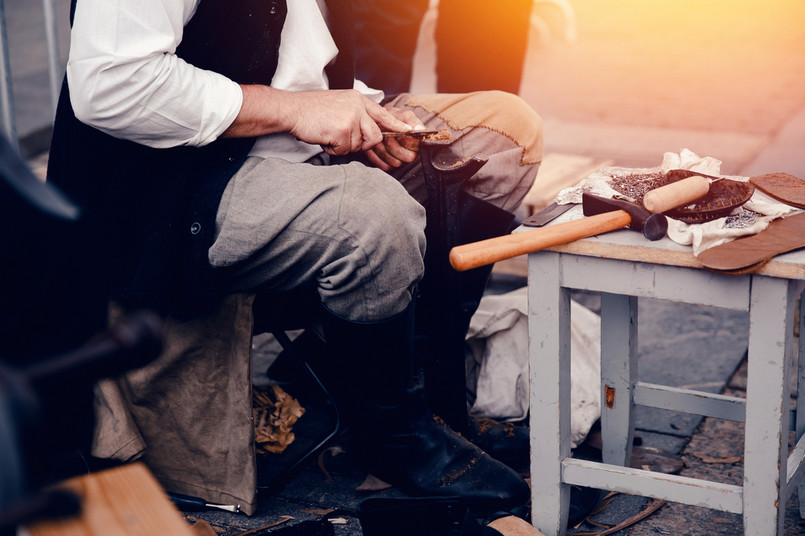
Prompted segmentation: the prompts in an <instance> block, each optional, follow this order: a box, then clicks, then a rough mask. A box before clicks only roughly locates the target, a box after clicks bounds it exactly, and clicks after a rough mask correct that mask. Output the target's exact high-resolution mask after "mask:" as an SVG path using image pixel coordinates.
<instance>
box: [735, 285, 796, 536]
mask: <svg viewBox="0 0 805 536" xmlns="http://www.w3.org/2000/svg"><path fill="white" fill-rule="evenodd" d="M793 290H794V285H791V284H789V282H788V281H786V280H782V279H774V278H770V277H762V276H755V277H753V279H752V291H751V297H750V315H749V361H748V367H749V368H748V377H747V388H746V391H747V393H746V394H747V400H746V437H745V446H744V487H743V503H744V512H743V518H744V519H743V520H744V533H745V534H747V535H772V534H783V524H784V521H785V504H783V502H784V501H783V500H782V497H783V495H782V488H783V487H784V485H785V478H786V470H787V462H788V410H789V400H790V392H789V387H788V386H789V384H788V378H787V376H788V369H789V367H788V366H787V364H786V358H787V357H788V349H789V348H791V345H790V343H791V337H792V333H793V327H794V326H793V317H794V315H793V306H792V304H793V303H795V302H794V300H795V299H796V295H792V294H794V293H793Z"/></svg>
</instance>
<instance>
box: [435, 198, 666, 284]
mask: <svg viewBox="0 0 805 536" xmlns="http://www.w3.org/2000/svg"><path fill="white" fill-rule="evenodd" d="M582 209H583V212H584V215H585V216H586V217H585V218H582V219H579V220H573V221H569V222H564V223H558V224H556V225H552V226H550V227H546V228H543V229H534V230H531V231H524V232H522V233H515V234H511V235H506V236H500V237H497V238H491V239H488V240H482V241H480V242H474V243H472V244H465V245H462V246H457V247H455V248H453V249H452V251H451V252H450V264H451V265H452V266H453V268H455V269H456V270H458V271H464V270H469V269H471V268H477V267H478V266H483V265H486V264H491V263H494V262H497V261H501V260H504V259H509V258H511V257H516V256H518V255H523V254H526V253H533V252H535V251H539V250H542V249H545V248H548V247H551V246H556V245H559V244H566V243H568V242H572V241H574V240H579V239H581V238H587V237H590V236H595V235H598V234H601V233H605V232H608V231H614V230H615V229H620V228H622V227H628V228H629V229H631V230H633V231H637V232H640V233H642V234H643V236H645V237H646V238H648V239H649V240H659V239H660V238H662V237H664V236H665V233H666V231H667V230H668V220H667V219H666V217H665V216H664V215H662V214H653V213H651V212H649V211H647V210H646V209H645V208H643V207H642V206H640V205H638V204H636V203H631V202H629V201H623V200H620V199H607V198H604V197H598V196H594V195H591V194H587V193H585V194H583V195H582Z"/></svg>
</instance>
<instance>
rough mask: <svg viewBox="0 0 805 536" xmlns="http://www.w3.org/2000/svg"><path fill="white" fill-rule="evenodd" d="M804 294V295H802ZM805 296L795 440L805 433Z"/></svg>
mask: <svg viewBox="0 0 805 536" xmlns="http://www.w3.org/2000/svg"><path fill="white" fill-rule="evenodd" d="M804 296H805V295H804ZM803 302H805V298H803V296H800V299H799V354H798V356H797V433H796V437H797V441H799V440H800V439H801V438H802V436H803V435H805V342H803V338H805V307H803ZM798 495H799V517H800V518H802V519H805V478H803V479H802V482H800V483H799V488H798Z"/></svg>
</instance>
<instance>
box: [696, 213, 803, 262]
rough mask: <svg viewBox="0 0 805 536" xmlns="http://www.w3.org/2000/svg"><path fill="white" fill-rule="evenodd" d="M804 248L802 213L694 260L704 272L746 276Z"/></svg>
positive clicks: (705, 253) (714, 248) (717, 247)
mask: <svg viewBox="0 0 805 536" xmlns="http://www.w3.org/2000/svg"><path fill="white" fill-rule="evenodd" d="M803 247H805V213H800V214H796V215H794V216H789V217H787V218H783V219H779V220H775V221H773V222H771V223H770V224H769V226H768V227H767V228H766V229H765V230H763V231H761V232H760V233H758V234H756V235H752V236H746V237H743V238H738V239H737V240H733V241H732V242H727V243H726V244H721V245H719V246H715V247H712V248H710V249H706V250H704V251H702V252H701V253H699V255H698V256H697V258H698V259H699V262H701V263H702V264H703V265H704V266H705V268H709V269H711V270H718V271H723V272H729V273H734V274H740V273H748V272H750V271H753V270H754V269H757V268H759V267H760V266H762V265H763V264H765V263H766V262H768V261H769V260H770V259H771V258H773V257H774V256H776V255H780V254H782V253H788V252H789V251H794V250H795V249H799V248H803Z"/></svg>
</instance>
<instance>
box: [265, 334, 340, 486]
mask: <svg viewBox="0 0 805 536" xmlns="http://www.w3.org/2000/svg"><path fill="white" fill-rule="evenodd" d="M269 331H270V332H271V334H272V335H273V336H274V338H275V339H277V342H279V344H280V346H282V348H283V350H284V351H285V352H287V353H288V355H290V356H291V358H292V359H293V360H294V362H295V363H296V364H297V365H298V366H299V369H300V370H301V371H302V372H303V373H304V375H305V376H307V377H308V379H310V380H311V382H312V383H313V385H314V386H315V387H316V388H317V389H318V390H319V391H321V393H322V395H324V398H325V400H326V402H327V405H328V407H329V408H330V411H331V413H332V421H333V424H332V426H331V428H330V429H329V430H328V431H327V433H326V434H324V436H323V437H322V438H321V439H319V440H318V441H317V442H316V443H315V444H314V445H313V446H312V447H310V448H309V449H307V451H305V452H304V453H302V454H301V455H300V456H299V457H298V458H297V459H296V460H294V461H293V462H292V463H291V464H290V465H289V466H288V467H286V468H285V469H283V470H282V471H281V472H280V473H279V474H278V475H277V476H276V477H274V478H273V479H271V481H270V482H266V483H262V484H260V485H259V486H258V487H260V488H262V489H267V490H268V491H269V492H275V491H277V490H279V489H281V488H282V487H283V486H284V485H285V484H287V483H288V482H289V481H290V480H291V478H293V476H294V475H295V474H296V473H297V472H298V471H299V469H301V467H302V466H303V465H304V464H305V462H307V461H308V460H309V459H310V458H311V457H312V456H314V455H316V454H317V453H318V452H320V451H321V450H322V449H323V448H324V447H325V446H326V445H327V444H328V443H329V442H330V441H331V440H332V439H333V438H334V437H335V436H336V435H338V433H339V432H340V431H341V411H340V410H339V408H338V405H337V404H336V401H335V398H334V397H333V395H332V394H330V392H329V391H328V390H327V388H326V387H325V386H324V384H323V383H322V381H321V380H320V379H319V377H318V376H317V375H316V373H315V372H314V371H313V369H312V368H311V367H310V365H309V364H308V363H307V361H306V360H305V359H304V358H303V357H302V356H301V355H299V352H298V351H296V348H294V345H293V341H291V339H290V338H289V337H288V335H287V334H286V333H285V331H284V330H282V329H279V328H276V327H273V328H271V329H270V330H269Z"/></svg>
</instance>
